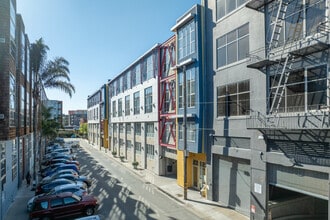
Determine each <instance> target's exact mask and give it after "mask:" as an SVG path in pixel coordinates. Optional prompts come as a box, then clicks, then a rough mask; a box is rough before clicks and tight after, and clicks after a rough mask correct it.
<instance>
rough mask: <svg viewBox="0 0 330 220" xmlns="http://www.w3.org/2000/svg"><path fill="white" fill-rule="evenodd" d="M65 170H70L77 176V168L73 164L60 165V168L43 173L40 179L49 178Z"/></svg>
mask: <svg viewBox="0 0 330 220" xmlns="http://www.w3.org/2000/svg"><path fill="white" fill-rule="evenodd" d="M66 169H72V170H74V171H76V172H77V173H78V174H79V167H77V166H76V165H75V164H61V165H60V166H58V167H55V168H54V169H51V170H47V171H46V172H43V173H42V175H41V176H42V177H46V176H51V175H53V174H54V173H56V172H57V171H59V170H66Z"/></svg>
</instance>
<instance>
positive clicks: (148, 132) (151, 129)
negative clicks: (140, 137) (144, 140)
mask: <svg viewBox="0 0 330 220" xmlns="http://www.w3.org/2000/svg"><path fill="white" fill-rule="evenodd" d="M154 134H155V132H154V123H146V136H147V137H153V136H154Z"/></svg>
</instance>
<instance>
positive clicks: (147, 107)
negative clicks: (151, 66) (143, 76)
mask: <svg viewBox="0 0 330 220" xmlns="http://www.w3.org/2000/svg"><path fill="white" fill-rule="evenodd" d="M144 112H145V113H150V112H152V86H150V87H148V88H146V89H145V90H144Z"/></svg>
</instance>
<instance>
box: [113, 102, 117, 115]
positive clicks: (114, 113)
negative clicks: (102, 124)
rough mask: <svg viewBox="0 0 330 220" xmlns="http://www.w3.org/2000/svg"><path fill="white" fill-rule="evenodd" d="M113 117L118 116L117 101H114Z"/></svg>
mask: <svg viewBox="0 0 330 220" xmlns="http://www.w3.org/2000/svg"><path fill="white" fill-rule="evenodd" d="M112 117H117V107H116V101H112Z"/></svg>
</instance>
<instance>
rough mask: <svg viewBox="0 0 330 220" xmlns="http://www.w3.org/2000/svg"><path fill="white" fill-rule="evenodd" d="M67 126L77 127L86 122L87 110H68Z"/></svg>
mask: <svg viewBox="0 0 330 220" xmlns="http://www.w3.org/2000/svg"><path fill="white" fill-rule="evenodd" d="M68 113H69V125H70V126H74V127H78V128H79V126H80V123H81V122H87V110H69V112H68Z"/></svg>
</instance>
